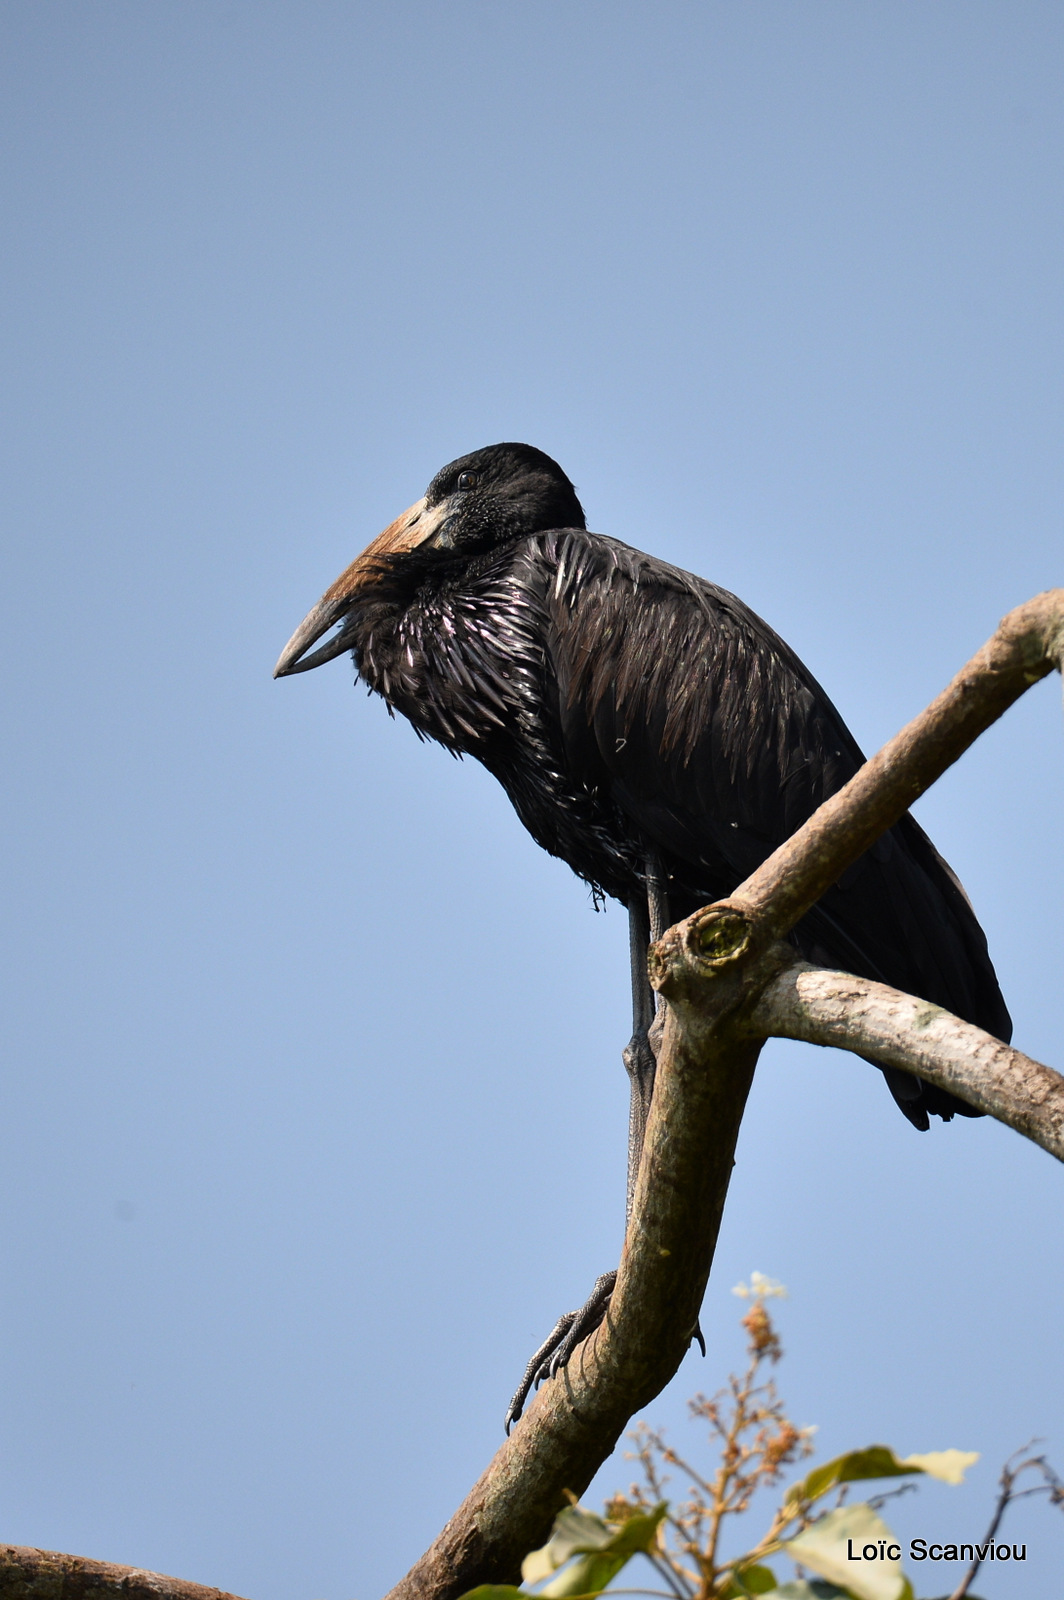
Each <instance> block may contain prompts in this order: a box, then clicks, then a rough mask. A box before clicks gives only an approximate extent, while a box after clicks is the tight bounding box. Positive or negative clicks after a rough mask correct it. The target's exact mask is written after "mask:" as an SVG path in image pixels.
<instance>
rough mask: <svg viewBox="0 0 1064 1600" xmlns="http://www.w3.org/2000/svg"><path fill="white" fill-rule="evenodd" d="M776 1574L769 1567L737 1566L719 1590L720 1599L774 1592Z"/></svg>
mask: <svg viewBox="0 0 1064 1600" xmlns="http://www.w3.org/2000/svg"><path fill="white" fill-rule="evenodd" d="M775 1592H776V1574H775V1573H774V1572H773V1570H772V1568H771V1567H761V1566H754V1567H738V1568H736V1570H735V1571H734V1572H733V1573H732V1575H731V1577H730V1578H729V1579H728V1581H727V1583H726V1584H725V1585H724V1588H723V1589H722V1590H721V1591H720V1600H746V1597H747V1595H750V1594H775Z"/></svg>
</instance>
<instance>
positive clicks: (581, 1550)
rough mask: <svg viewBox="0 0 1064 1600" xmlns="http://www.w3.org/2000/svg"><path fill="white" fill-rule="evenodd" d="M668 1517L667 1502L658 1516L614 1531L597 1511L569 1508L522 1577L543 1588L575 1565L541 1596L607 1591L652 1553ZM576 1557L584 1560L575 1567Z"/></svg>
mask: <svg viewBox="0 0 1064 1600" xmlns="http://www.w3.org/2000/svg"><path fill="white" fill-rule="evenodd" d="M665 1511H666V1507H665V1504H664V1502H663V1503H662V1504H661V1505H659V1506H655V1507H654V1510H653V1511H648V1512H640V1513H638V1514H637V1515H636V1516H634V1517H629V1518H628V1520H627V1521H626V1522H622V1523H621V1524H620V1526H618V1527H615V1526H613V1524H611V1523H609V1522H605V1521H603V1519H602V1518H601V1517H598V1516H596V1515H595V1513H594V1512H593V1511H585V1510H584V1509H583V1508H582V1507H581V1506H569V1507H567V1508H566V1510H564V1511H560V1512H559V1513H558V1515H557V1516H556V1517H555V1519H554V1528H553V1531H552V1533H551V1536H550V1539H549V1540H548V1541H547V1543H546V1544H545V1545H544V1546H543V1548H542V1549H541V1550H533V1551H532V1553H531V1555H527V1556H526V1557H525V1559H524V1561H523V1562H522V1563H521V1576H522V1578H523V1579H524V1581H525V1582H526V1583H540V1582H542V1580H543V1579H544V1578H548V1577H550V1575H551V1573H552V1572H558V1568H559V1567H563V1566H565V1564H566V1562H568V1561H572V1565H571V1566H569V1567H567V1568H566V1570H565V1571H564V1572H561V1573H559V1574H558V1576H557V1577H556V1578H554V1579H552V1581H551V1582H550V1583H549V1584H548V1585H547V1587H546V1588H545V1589H541V1590H540V1593H541V1594H542V1595H543V1596H544V1597H545V1600H561V1597H563V1596H575V1595H583V1594H588V1593H590V1592H592V1591H595V1590H599V1589H604V1588H605V1587H606V1585H607V1584H608V1583H609V1582H610V1580H611V1579H612V1578H615V1577H616V1576H617V1574H618V1572H620V1570H621V1568H622V1567H624V1566H626V1565H627V1563H628V1562H629V1561H630V1560H631V1559H632V1557H633V1556H634V1555H638V1554H639V1552H640V1551H642V1550H650V1549H652V1548H653V1546H654V1543H655V1540H656V1538H657V1532H658V1524H659V1523H660V1522H661V1519H662V1517H663V1516H664V1515H665ZM574 1556H579V1557H581V1558H582V1559H580V1560H576V1561H574V1560H573V1557H574Z"/></svg>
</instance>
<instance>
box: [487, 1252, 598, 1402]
mask: <svg viewBox="0 0 1064 1600" xmlns="http://www.w3.org/2000/svg"><path fill="white" fill-rule="evenodd" d="M616 1282H617V1274H616V1272H604V1273H603V1274H602V1276H601V1277H599V1278H596V1279H595V1287H594V1288H593V1289H592V1291H591V1293H590V1294H589V1295H588V1297H587V1299H586V1300H585V1301H584V1304H583V1305H582V1306H581V1307H580V1309H579V1311H567V1312H566V1313H565V1315H564V1316H562V1317H559V1318H558V1320H557V1322H556V1323H555V1324H554V1327H553V1328H552V1329H551V1331H550V1333H549V1334H548V1335H547V1337H546V1338H545V1339H544V1341H543V1343H542V1344H541V1345H540V1347H539V1349H538V1350H537V1351H536V1353H535V1355H534V1356H533V1357H532V1359H531V1361H530V1362H529V1363H528V1366H527V1367H526V1368H525V1372H524V1377H523V1378H522V1379H521V1382H520V1383H519V1384H518V1386H517V1393H516V1394H515V1395H514V1397H513V1399H512V1400H511V1401H510V1405H509V1408H508V1410H507V1412H506V1431H507V1433H509V1431H510V1429H511V1428H512V1427H513V1425H514V1423H515V1422H516V1421H517V1419H518V1417H519V1416H520V1415H521V1413H522V1411H523V1410H524V1408H525V1401H526V1400H527V1399H528V1397H529V1395H530V1394H531V1393H532V1391H533V1389H538V1388H539V1386H540V1384H541V1383H542V1382H543V1380H544V1379H545V1378H553V1377H554V1376H555V1374H556V1373H558V1372H560V1371H561V1369H562V1368H563V1367H564V1366H565V1364H566V1362H567V1361H568V1360H569V1357H570V1356H571V1355H572V1353H573V1351H574V1350H575V1349H576V1347H577V1345H578V1344H580V1343H581V1342H582V1341H583V1340H584V1339H586V1338H587V1336H588V1334H589V1333H593V1332H594V1330H595V1329H596V1328H597V1327H598V1325H599V1323H600V1322H601V1321H602V1319H603V1317H604V1316H605V1314H606V1307H607V1306H608V1305H609V1303H610V1295H611V1294H612V1293H613V1286H614V1284H615V1283H616Z"/></svg>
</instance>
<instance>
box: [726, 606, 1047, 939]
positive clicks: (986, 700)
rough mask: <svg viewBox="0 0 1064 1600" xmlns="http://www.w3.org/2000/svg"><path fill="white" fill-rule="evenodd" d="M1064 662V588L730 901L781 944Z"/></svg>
mask: <svg viewBox="0 0 1064 1600" xmlns="http://www.w3.org/2000/svg"><path fill="white" fill-rule="evenodd" d="M1062 662H1064V589H1047V590H1046V591H1045V593H1044V594H1040V595H1036V596H1035V598H1034V599H1033V600H1028V601H1027V603H1026V604H1025V605H1022V606H1017V608H1016V610H1015V611H1010V612H1009V614H1008V616H1007V617H1005V618H1004V620H1003V621H1002V622H1001V623H1000V624H999V626H998V628H997V631H996V632H995V633H994V635H993V637H992V638H991V639H990V640H988V642H987V643H986V644H985V645H984V646H983V648H982V649H981V650H980V651H979V652H978V653H977V654H976V655H974V656H973V657H972V659H971V661H969V662H968V665H967V666H966V667H963V668H962V669H961V671H960V672H958V674H957V676H956V677H955V678H954V680H953V682H952V683H951V684H950V685H949V686H948V688H946V689H944V690H943V691H942V693H941V694H940V695H939V696H938V698H937V699H936V700H933V701H932V702H931V704H930V705H929V706H928V708H927V710H926V711H922V712H921V713H920V715H919V716H918V717H915V718H914V719H913V721H912V722H910V723H909V724H908V725H907V726H906V727H904V728H903V729H902V730H901V732H900V733H899V734H896V735H895V737H894V738H893V739H891V740H890V742H889V744H885V745H884V746H883V748H882V750H880V752H879V754H878V755H875V756H873V757H872V759H871V761H866V762H865V764H864V766H863V767H862V768H861V770H860V772H858V773H856V774H855V776H854V777H852V778H851V779H850V781H849V783H848V784H846V786H845V787H844V788H842V789H840V790H839V792H838V793H837V794H834V795H832V796H831V798H830V799H828V800H825V802H824V804H823V805H822V806H821V807H820V808H819V810H817V811H815V812H814V813H813V815H812V816H811V817H810V818H809V820H808V822H805V823H803V825H802V826H801V827H800V828H799V829H798V831H797V833H794V834H792V835H791V837H790V838H789V839H788V840H787V842H786V844H782V845H780V847H779V849H778V850H774V851H773V853H772V854H771V855H770V856H769V858H768V860H767V861H764V862H763V863H762V864H761V866H760V867H758V869H757V871H756V872H754V873H752V874H751V876H750V877H749V878H747V880H746V882H745V883H743V884H740V886H739V888H738V889H736V891H735V893H734V894H732V895H730V896H729V897H728V900H727V901H726V902H722V904H730V905H734V906H736V907H741V908H742V910H743V911H744V912H745V914H746V915H747V916H748V917H749V918H750V919H751V921H752V922H754V923H756V924H757V925H758V933H759V940H767V939H770V938H772V939H781V938H782V937H783V936H784V935H785V934H787V933H789V932H790V930H791V929H792V928H793V927H794V925H795V923H796V922H798V921H799V920H800V918H802V917H804V916H805V913H806V912H807V911H808V910H809V909H810V907H811V906H813V905H815V904H816V902H817V901H818V900H819V899H820V897H821V895H822V894H823V893H824V892H825V890H827V889H830V888H831V886H832V884H833V883H835V882H837V880H838V879H839V878H840V877H841V876H842V874H843V873H844V872H845V870H846V868H847V867H849V866H852V864H853V863H854V862H855V861H856V860H857V858H858V857H859V856H862V855H863V854H864V852H865V851H866V850H867V849H868V847H869V845H871V844H874V843H875V841H876V840H877V839H878V838H879V836H880V834H881V833H885V832H886V830H887V829H888V828H890V827H893V825H894V823H895V822H897V821H899V819H900V818H901V817H903V816H904V815H905V813H906V811H908V809H909V807H910V806H911V805H912V804H913V802H914V800H918V799H919V797H920V796H921V795H922V794H923V793H924V791H925V790H926V789H929V788H930V787H931V785H932V784H933V783H934V782H935V781H936V779H938V778H940V777H941V776H942V774H943V773H944V772H945V771H946V769H947V768H948V767H951V766H952V765H953V763H954V762H955V761H956V760H958V759H959V757H960V756H962V755H963V754H964V752H965V750H967V749H968V746H969V745H971V744H974V743H975V741H976V739H977V738H978V737H979V735H980V734H981V733H985V732H986V730H987V728H989V727H990V726H991V725H992V724H993V723H994V722H996V721H997V719H998V718H999V717H1000V716H1001V715H1002V714H1003V712H1005V711H1007V710H1008V708H1009V706H1011V705H1012V704H1013V703H1014V702H1015V701H1016V700H1018V699H1019V698H1020V696H1021V695H1022V694H1023V693H1025V691H1026V690H1028V689H1029V688H1031V686H1032V684H1035V683H1039V682H1040V681H1041V680H1042V679H1043V678H1046V677H1048V676H1049V674H1050V673H1051V672H1052V671H1053V670H1054V668H1055V669H1056V670H1057V671H1058V672H1060V671H1061V670H1062Z"/></svg>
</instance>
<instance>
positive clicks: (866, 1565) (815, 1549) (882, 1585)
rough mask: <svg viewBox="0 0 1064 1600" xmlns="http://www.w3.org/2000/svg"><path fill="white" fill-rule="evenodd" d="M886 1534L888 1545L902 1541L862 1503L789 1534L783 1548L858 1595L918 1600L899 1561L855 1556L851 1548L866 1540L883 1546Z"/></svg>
mask: <svg viewBox="0 0 1064 1600" xmlns="http://www.w3.org/2000/svg"><path fill="white" fill-rule="evenodd" d="M881 1539H882V1540H883V1541H884V1542H885V1543H887V1544H893V1545H897V1544H898V1543H899V1541H898V1540H897V1539H895V1537H894V1535H893V1534H892V1533H891V1531H890V1529H889V1528H888V1527H887V1525H886V1523H885V1522H884V1521H883V1519H882V1517H880V1516H878V1515H877V1514H876V1512H874V1511H873V1510H872V1507H871V1506H870V1505H867V1504H865V1503H864V1502H861V1503H859V1504H858V1505H853V1506H840V1507H839V1509H838V1510H837V1511H829V1512H828V1514H827V1515H826V1516H824V1517H821V1518H819V1520H818V1521H816V1522H814V1523H813V1524H812V1525H811V1527H808V1528H803V1530H802V1532H801V1533H799V1534H796V1535H795V1537H794V1538H793V1539H784V1540H783V1548H784V1550H786V1552H787V1554H788V1555H789V1556H790V1558H791V1560H792V1561H797V1562H799V1563H800V1565H801V1566H803V1567H812V1569H813V1571H814V1572H816V1573H818V1574H819V1575H820V1577H822V1578H827V1579H828V1581H829V1582H830V1583H837V1584H839V1585H840V1586H841V1587H842V1588H844V1589H846V1590H847V1591H848V1592H849V1593H850V1594H851V1595H853V1596H854V1597H855V1600H913V1591H912V1585H911V1584H910V1583H909V1580H908V1578H907V1577H906V1576H905V1574H904V1572H903V1571H902V1570H901V1562H900V1561H887V1560H883V1561H879V1560H876V1561H863V1560H861V1559H860V1557H859V1556H858V1557H856V1558H851V1556H850V1553H849V1551H850V1548H851V1547H852V1548H853V1549H854V1550H857V1551H860V1550H861V1549H862V1548H863V1547H864V1546H865V1545H866V1544H874V1545H877V1546H878V1544H879V1541H880V1540H881Z"/></svg>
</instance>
